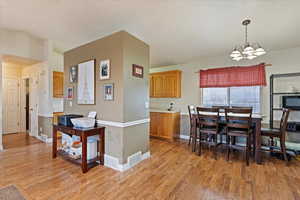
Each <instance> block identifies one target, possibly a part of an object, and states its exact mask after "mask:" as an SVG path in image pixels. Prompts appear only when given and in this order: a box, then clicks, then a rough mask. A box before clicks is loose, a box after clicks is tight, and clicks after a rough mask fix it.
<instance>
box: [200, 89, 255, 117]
mask: <svg viewBox="0 0 300 200" xmlns="http://www.w3.org/2000/svg"><path fill="white" fill-rule="evenodd" d="M202 94H203V95H202V104H203V105H204V106H222V105H227V106H242V107H243V106H245V107H253V112H254V113H260V102H261V99H260V98H261V95H260V86H250V87H228V88H203V93H202Z"/></svg>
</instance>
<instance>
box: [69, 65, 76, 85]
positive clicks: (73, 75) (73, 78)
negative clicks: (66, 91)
mask: <svg viewBox="0 0 300 200" xmlns="http://www.w3.org/2000/svg"><path fill="white" fill-rule="evenodd" d="M77 75H78V66H77V65H74V66H72V67H70V71H69V78H70V83H76V82H77V78H78V77H77Z"/></svg>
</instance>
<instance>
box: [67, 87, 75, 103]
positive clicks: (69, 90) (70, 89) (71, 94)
mask: <svg viewBox="0 0 300 200" xmlns="http://www.w3.org/2000/svg"><path fill="white" fill-rule="evenodd" d="M73 97H74V88H73V87H68V88H67V100H73Z"/></svg>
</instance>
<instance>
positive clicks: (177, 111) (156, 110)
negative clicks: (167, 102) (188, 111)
mask: <svg viewBox="0 0 300 200" xmlns="http://www.w3.org/2000/svg"><path fill="white" fill-rule="evenodd" d="M149 111H150V112H159V113H179V112H180V110H176V109H175V110H172V111H168V110H167V109H165V110H164V109H159V108H150V109H149Z"/></svg>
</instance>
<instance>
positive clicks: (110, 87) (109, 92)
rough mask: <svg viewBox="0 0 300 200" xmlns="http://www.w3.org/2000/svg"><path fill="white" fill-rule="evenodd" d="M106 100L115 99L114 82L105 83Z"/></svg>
mask: <svg viewBox="0 0 300 200" xmlns="http://www.w3.org/2000/svg"><path fill="white" fill-rule="evenodd" d="M103 87H104V100H105V101H112V100H114V84H113V83H107V84H104V86H103Z"/></svg>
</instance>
